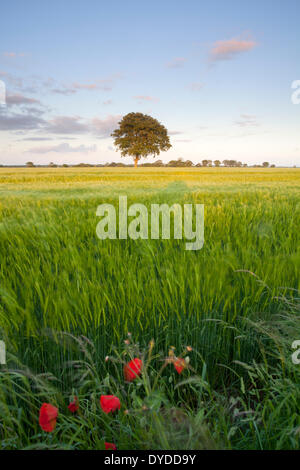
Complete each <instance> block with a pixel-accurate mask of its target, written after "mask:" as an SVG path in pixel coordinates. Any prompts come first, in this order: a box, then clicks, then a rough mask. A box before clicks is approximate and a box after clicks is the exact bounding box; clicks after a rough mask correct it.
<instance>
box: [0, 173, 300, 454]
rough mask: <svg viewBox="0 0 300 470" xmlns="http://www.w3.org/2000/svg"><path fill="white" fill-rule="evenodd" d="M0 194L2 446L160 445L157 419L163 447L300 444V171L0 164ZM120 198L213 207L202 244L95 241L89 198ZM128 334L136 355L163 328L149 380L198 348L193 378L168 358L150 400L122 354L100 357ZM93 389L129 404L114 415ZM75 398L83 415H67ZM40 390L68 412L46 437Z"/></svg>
mask: <svg viewBox="0 0 300 470" xmlns="http://www.w3.org/2000/svg"><path fill="white" fill-rule="evenodd" d="M0 191H1V204H0V256H1V269H0V339H4V340H5V342H6V343H7V354H8V359H9V362H8V369H9V372H8V369H6V368H5V367H4V366H1V369H0V370H1V376H0V441H1V445H2V448H23V447H28V446H29V447H30V446H34V447H35V448H56V447H59V448H72V449H76V448H81V449H89V448H102V447H101V446H103V442H104V438H105V439H107V440H108V441H109V442H114V441H115V442H116V443H117V445H118V446H119V447H120V448H124V449H125V448H128V449H134V448H141V449H142V448H153V449H157V448H163V447H164V445H165V444H164V443H163V442H162V441H161V440H160V437H161V436H163V434H162V433H158V432H157V427H156V426H157V425H160V426H162V428H163V429H164V430H165V436H164V439H166V440H167V442H168V445H169V448H177V449H178V448H182V449H183V448H201V446H204V447H209V448H210V446H211V445H212V446H216V447H218V448H228V449H231V448H234V449H261V448H263V449H285V448H287V449H288V448H291V449H297V448H299V428H300V423H299V415H300V410H299V403H300V397H299V383H300V377H299V373H300V367H299V365H294V364H293V363H292V361H291V354H292V350H291V344H292V342H293V341H294V340H296V339H299V331H300V326H299V305H298V304H297V297H299V294H298V290H299V287H300V286H299V275H298V271H299V260H300V252H299V247H298V245H299V244H298V233H299V220H300V218H299V208H300V201H299V170H297V169H274V170H270V169H263V168H259V169H250V168H249V169H239V168H234V169H230V168H222V169H216V168H200V169H199V170H198V169H189V168H174V169H172V168H155V169H153V168H146V169H143V168H141V169H140V171H139V172H135V171H133V170H131V169H128V168H111V169H110V168H101V169H96V168H78V169H75V168H66V169H61V168H57V169H55V172H53V170H51V169H40V168H34V169H32V170H29V169H18V170H16V169H1V170H0ZM119 194H127V196H128V204H129V205H130V204H133V203H137V202H142V203H144V204H145V205H146V206H147V207H148V209H150V204H152V203H167V204H170V205H171V204H173V203H175V202H178V203H190V202H193V203H204V204H205V243H204V246H203V248H202V250H200V251H198V252H187V251H185V249H184V244H185V241H184V240H182V241H181V240H130V239H128V240H118V241H116V240H104V241H101V240H99V239H98V238H97V237H96V234H95V229H96V225H97V222H98V220H97V218H96V215H95V213H96V208H97V206H98V204H100V203H102V202H108V203H112V204H115V205H116V206H117V204H118V197H119ZM149 211H150V210H149ZM249 271H251V272H252V273H256V276H258V277H256V276H254V275H252V274H251V273H250V272H249ZM60 331H63V332H64V334H63V337H64V339H63V340H62V338H61V335H62V334H61V333H55V332H60ZM128 331H130V332H131V333H132V334H133V337H134V338H135V340H136V341H137V342H139V348H140V350H145V349H146V348H147V344H148V342H149V341H150V340H151V338H155V344H156V346H155V351H154V357H153V365H152V366H151V367H150V368H149V380H150V381H151V383H152V384H153V382H154V380H155V374H156V372H157V371H159V369H160V367H161V361H160V358H161V357H162V356H164V355H165V354H166V353H167V351H168V348H169V347H170V345H174V347H175V348H176V351H179V353H180V352H181V350H182V349H183V348H184V347H185V346H186V345H191V346H192V347H193V351H192V352H191V353H189V356H190V364H191V367H192V368H193V369H194V370H195V372H192V373H191V371H190V370H186V371H184V372H183V373H182V376H180V377H178V375H177V373H176V371H175V370H174V368H172V366H171V365H170V366H168V368H165V369H164V371H163V373H162V374H161V376H160V378H159V380H158V382H157V386H155V388H154V390H153V395H150V398H149V397H146V395H145V394H144V392H143V390H144V391H145V388H144V385H143V384H142V385H140V386H137V384H135V385H133V384H131V385H130V386H129V387H127V386H126V388H124V387H123V385H124V384H123V381H122V371H121V368H120V364H119V363H116V367H115V365H114V363H113V361H108V362H107V363H106V362H105V360H104V359H105V356H107V355H109V356H116V354H117V353H118V354H122V348H120V346H119V345H120V343H121V341H122V340H123V339H124V337H126V335H127V332H128ZM68 334H71V335H72V337H70V340H68V339H67V338H68ZM82 335H84V336H86V337H87V338H88V339H89V341H90V342H91V343H92V344H93V345H94V346H91V350H90V356H89V357H88V356H87V353H86V352H85V350H86V349H87V348H86V345H85V342H84V341H83V342H81V343H80V342H78V341H76V339H74V338H75V337H77V338H78V337H79V338H81V337H82ZM81 339H82V338H81ZM74 344H75V346H74ZM115 346H117V347H118V351H114V347H115ZM88 351H89V350H88ZM78 361H82V362H78ZM77 366H80V367H77ZM44 374H46V376H45V375H44ZM80 377H83V380H82V381H80V380H79V379H80ZM108 377H109V379H108ZM37 381H38V383H37ZM185 381H187V382H185ZM184 382H185V383H184ZM180 383H181V384H180ZM100 392H107V393H108V392H112V393H116V394H119V393H120V397H122V400H123V403H124V406H125V404H127V406H128V407H132V408H134V409H135V411H136V412H134V413H133V414H131V413H129V415H128V416H126V415H125V416H124V415H123V414H120V416H119V415H118V419H117V421H114V420H111V421H110V420H106V418H105V417H104V418H103V416H102V417H101V414H100V413H99V411H100V410H99V408H98V400H99V394H100ZM154 392H155V393H154ZM75 393H76V394H78V396H79V397H80V400H81V402H82V408H83V415H84V420H83V418H81V417H73V416H70V415H68V412H67V409H66V404H68V401H69V399H70V397H71V396H72V395H74V394H75ZM139 399H141V400H142V404H145V400H146V401H147V403H146V405H148V407H149V405H151V406H152V404H153V409H155V410H156V411H157V410H158V409H159V410H160V412H159V423H160V424H157V422H156V424H155V423H154V422H153V421H151V426H149V427H148V428H146V429H145V426H144V423H145V420H146V421H147V422H150V421H148V416H147V412H146V414H145V413H144V412H142V411H141V410H139V411H138V412H137V403H138V402H139ZM44 400H45V401H51V402H53V404H54V405H55V404H57V405H59V408H60V416H61V419H60V421H59V423H58V426H57V430H56V431H55V434H54V435H53V437H51V438H49V436H47V437H45V435H44V434H43V433H42V432H41V431H40V429H39V427H38V418H37V417H38V409H39V406H40V404H41V402H42V401H44ZM165 400H166V401H165ZM182 413H183V415H182ZM174 420H175V421H174ZM173 423H175V424H174V426H173ZM174 429H176V432H175V431H174ZM172 436H173V440H172ZM197 436H200V437H201V439H198V441H197ZM207 436H208V437H209V438H208V437H207ZM180 446H181V447H180ZM184 446H186V447H184Z"/></svg>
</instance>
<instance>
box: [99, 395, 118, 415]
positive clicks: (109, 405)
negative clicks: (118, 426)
mask: <svg viewBox="0 0 300 470" xmlns="http://www.w3.org/2000/svg"><path fill="white" fill-rule="evenodd" d="M100 405H101V408H102V410H103V411H104V413H110V412H111V411H116V410H119V409H120V408H121V403H120V400H119V398H118V397H115V396H114V395H101V397H100Z"/></svg>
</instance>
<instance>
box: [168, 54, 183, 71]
mask: <svg viewBox="0 0 300 470" xmlns="http://www.w3.org/2000/svg"><path fill="white" fill-rule="evenodd" d="M185 62H186V59H185V58H184V57H176V58H175V59H173V60H172V61H171V62H168V63H167V67H168V69H180V68H182V67H183V66H184V64H185Z"/></svg>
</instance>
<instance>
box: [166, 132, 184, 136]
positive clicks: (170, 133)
mask: <svg viewBox="0 0 300 470" xmlns="http://www.w3.org/2000/svg"><path fill="white" fill-rule="evenodd" d="M168 134H169V135H179V134H183V132H181V131H169V132H168Z"/></svg>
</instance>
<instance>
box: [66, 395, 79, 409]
mask: <svg viewBox="0 0 300 470" xmlns="http://www.w3.org/2000/svg"><path fill="white" fill-rule="evenodd" d="M68 408H69V410H70V411H71V413H75V412H76V411H78V410H79V400H78V397H76V396H75V397H74V400H73V401H71V403H70V404H69V406H68Z"/></svg>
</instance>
